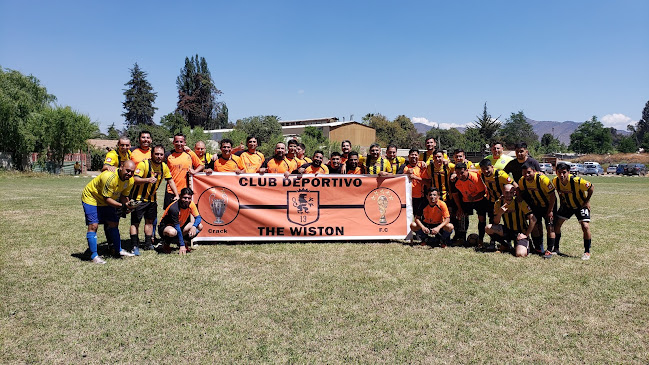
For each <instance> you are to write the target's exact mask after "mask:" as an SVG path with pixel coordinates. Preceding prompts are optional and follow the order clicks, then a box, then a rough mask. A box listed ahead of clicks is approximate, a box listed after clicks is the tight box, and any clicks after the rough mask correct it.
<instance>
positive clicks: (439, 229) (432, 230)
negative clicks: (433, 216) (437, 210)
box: [430, 217, 451, 234]
mask: <svg viewBox="0 0 649 365" xmlns="http://www.w3.org/2000/svg"><path fill="white" fill-rule="evenodd" d="M450 221H451V217H446V218H444V219H443V220H442V223H440V224H439V225H437V226H436V227H435V228H433V229H431V230H430V233H431V234H438V233H439V232H440V231H441V230H442V228H444V226H445V225H447V224H448V223H449V222H450Z"/></svg>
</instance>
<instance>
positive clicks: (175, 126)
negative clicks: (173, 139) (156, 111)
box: [160, 112, 189, 135]
mask: <svg viewBox="0 0 649 365" xmlns="http://www.w3.org/2000/svg"><path fill="white" fill-rule="evenodd" d="M160 124H161V125H162V126H163V127H165V128H167V130H168V131H169V132H171V134H172V135H174V134H176V133H178V132H180V131H182V130H183V128H184V127H188V126H189V123H187V120H185V118H183V116H182V115H180V113H178V112H174V113H169V114H166V115H163V116H162V118H160Z"/></svg>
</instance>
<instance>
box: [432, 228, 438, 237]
mask: <svg viewBox="0 0 649 365" xmlns="http://www.w3.org/2000/svg"><path fill="white" fill-rule="evenodd" d="M438 233H439V228H437V227H435V228H431V230H430V234H431V235H433V236H435V235H437V234H438Z"/></svg>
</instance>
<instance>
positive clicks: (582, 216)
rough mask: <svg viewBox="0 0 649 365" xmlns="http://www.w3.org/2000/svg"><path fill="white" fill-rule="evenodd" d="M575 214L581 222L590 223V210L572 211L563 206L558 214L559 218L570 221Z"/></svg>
mask: <svg viewBox="0 0 649 365" xmlns="http://www.w3.org/2000/svg"><path fill="white" fill-rule="evenodd" d="M573 214H574V216H575V217H577V220H578V221H580V222H590V209H588V208H580V209H572V208H568V207H565V206H561V207H560V208H559V211H558V212H557V217H560V218H563V219H565V220H568V219H570V217H572V216H573Z"/></svg>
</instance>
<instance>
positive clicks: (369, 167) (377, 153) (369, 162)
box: [365, 143, 396, 176]
mask: <svg viewBox="0 0 649 365" xmlns="http://www.w3.org/2000/svg"><path fill="white" fill-rule="evenodd" d="M365 170H366V171H367V174H370V175H379V176H388V175H392V174H394V173H395V172H396V171H393V170H392V165H391V164H390V161H388V160H387V159H386V158H385V157H383V156H381V146H379V145H378V144H377V143H373V144H372V145H370V154H369V155H368V156H367V159H365Z"/></svg>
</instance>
